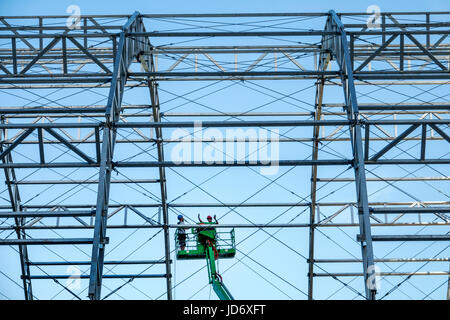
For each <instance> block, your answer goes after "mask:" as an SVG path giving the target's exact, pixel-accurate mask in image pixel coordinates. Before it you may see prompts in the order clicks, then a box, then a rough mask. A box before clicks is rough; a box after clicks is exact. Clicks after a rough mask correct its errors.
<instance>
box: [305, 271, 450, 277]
mask: <svg viewBox="0 0 450 320" xmlns="http://www.w3.org/2000/svg"><path fill="white" fill-rule="evenodd" d="M375 274H376V275H378V276H381V277H388V276H447V275H450V271H418V272H376V273H375ZM313 276H314V277H362V276H363V274H362V273H358V272H341V273H314V274H313Z"/></svg>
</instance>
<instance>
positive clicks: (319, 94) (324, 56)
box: [308, 52, 330, 300]
mask: <svg viewBox="0 0 450 320" xmlns="http://www.w3.org/2000/svg"><path fill="white" fill-rule="evenodd" d="M329 62H330V54H329V53H325V52H322V53H321V54H320V56H319V68H318V70H319V71H325V70H326V69H327V67H328V63H329ZM324 85H325V79H324V77H321V78H320V79H318V81H317V84H316V100H315V101H316V102H315V106H316V110H315V113H314V120H321V118H322V101H323V89H324ZM319 133H320V126H314V128H313V147H312V159H313V160H317V159H318V154H319ZM316 189H317V165H313V166H312V167H311V206H310V216H309V217H310V220H309V257H308V264H309V266H308V300H312V299H313V288H314V231H315V213H316V199H317V197H316Z"/></svg>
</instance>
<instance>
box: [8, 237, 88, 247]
mask: <svg viewBox="0 0 450 320" xmlns="http://www.w3.org/2000/svg"><path fill="white" fill-rule="evenodd" d="M92 243H93V240H92V238H67V239H62V238H61V239H0V245H3V246H11V245H60V244H92Z"/></svg>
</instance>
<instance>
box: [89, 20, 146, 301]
mask: <svg viewBox="0 0 450 320" xmlns="http://www.w3.org/2000/svg"><path fill="white" fill-rule="evenodd" d="M142 31H143V23H142V19H141V18H140V17H139V12H135V13H134V14H133V15H132V16H131V17H130V18H129V19H128V21H127V23H126V24H125V25H124V26H123V27H122V32H121V33H120V39H119V43H118V48H117V53H116V57H115V60H114V72H113V75H112V79H111V87H110V90H109V96H108V103H107V106H106V113H105V120H106V124H105V127H104V129H103V141H102V151H101V157H100V173H99V183H98V191H97V207H96V213H95V227H94V242H93V246H92V256H91V273H90V278H89V293H88V295H89V299H91V300H99V299H100V294H101V285H102V277H103V263H104V256H105V242H106V241H105V240H106V224H107V214H108V204H109V190H110V183H111V171H112V170H113V167H112V159H113V154H114V146H115V142H116V130H117V129H116V128H115V124H116V123H117V121H118V120H119V115H120V111H121V105H122V97H123V92H124V87H125V83H126V81H127V75H128V67H129V66H130V64H131V63H132V61H133V59H134V58H135V57H136V55H137V53H139V52H140V51H142V50H145V49H146V45H145V42H144V41H141V38H140V37H136V38H131V37H127V36H126V33H127V32H142Z"/></svg>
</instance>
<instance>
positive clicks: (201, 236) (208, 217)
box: [197, 214, 219, 243]
mask: <svg viewBox="0 0 450 320" xmlns="http://www.w3.org/2000/svg"><path fill="white" fill-rule="evenodd" d="M206 220H208V221H207V222H203V220H202V219H201V218H200V214H199V215H198V221H200V224H219V221H217V218H216V216H215V215H214V220H215V222H213V221H212V220H213V218H212V217H211V216H207V217H206ZM214 229H215V228H213V227H204V228H198V229H197V232H198V233H199V232H200V231H210V230H214ZM198 236H199V239H198V240H199V241H200V242H201V243H205V242H206V240H207V238H206V237H205V236H203V235H202V234H199V235H198ZM214 238H215V237H214ZM211 240H213V241H215V239H211Z"/></svg>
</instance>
